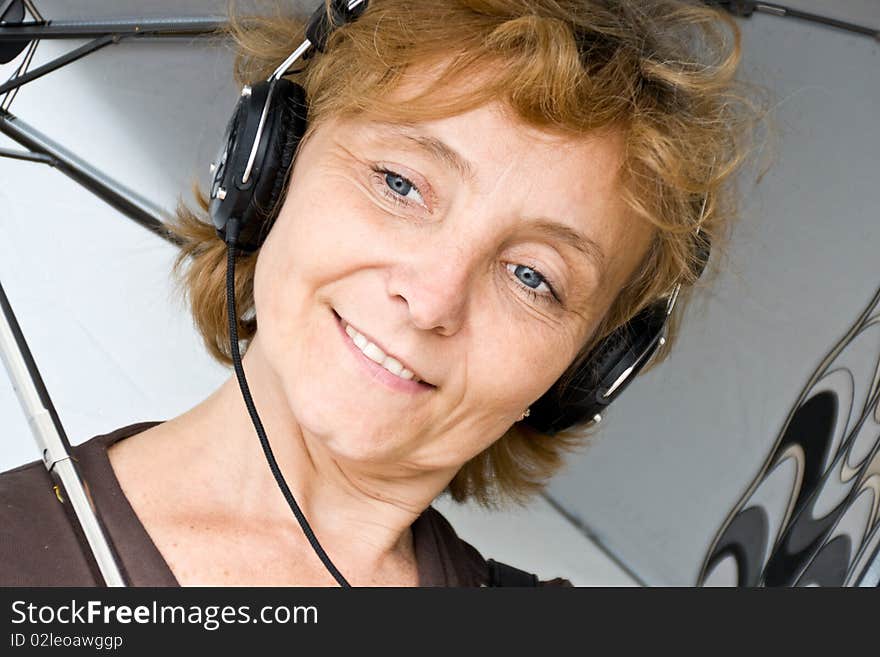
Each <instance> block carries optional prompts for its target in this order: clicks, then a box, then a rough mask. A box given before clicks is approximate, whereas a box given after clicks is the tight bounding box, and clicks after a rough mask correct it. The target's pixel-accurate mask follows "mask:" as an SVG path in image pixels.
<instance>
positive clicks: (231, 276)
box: [225, 218, 351, 588]
mask: <svg viewBox="0 0 880 657" xmlns="http://www.w3.org/2000/svg"><path fill="white" fill-rule="evenodd" d="M239 229H240V227H239V221H238V219H235V218H233V219H230V220H229V222H228V223H227V224H226V240H225V241H226V250H227V259H226V307H227V315H228V319H229V339H230V345H229V346H230V347H231V351H232V362H233V364H234V366H235V375H236V377H238V385H239V387H240V388H241V394H242V397H244V403H245V405H246V406H247V409H248V413H250V416H251V420H252V421H253V423H254V428H255V429H256V430H257V435H258V436H259V437H260V444H261V445H262V446H263V453H264V454H265V455H266V461H267V462H268V463H269V469H270V470H271V471H272V474H273V475H274V477H275V481H276V482H277V483H278V487H279V488H280V489H281V492H282V493H283V494H284V499H286V500H287V504H288V505H289V506H290V510H291V511H293V515H295V516H296V519H297V520H298V521H299V525H300V527H302V530H303V533H304V534H305V535H306V538H308V539H309V543H311V544H312V549H313V550H314V551H315V554H317V555H318V557H319V558H320V559H321V561H322V562H323V564H324V566H325V567H326V568H327V570H328V571H330V574H331V575H333V577H334V578H335V579H336V581H337V582H338V583H339V586H341V587H343V588H351V584H349V583H348V581H347V580H346V579H345V577H343V576H342V573H340V572H339V570H338V569H337V568H336V566H335V565H333V562H332V561H330V557H328V556H327V553H326V552H325V551H324V548H322V547H321V544H320V543H319V542H318V538H317V537H316V536H315V533H314V532H313V531H312V528H311V527H310V526H309V522H308V520H306V517H305V515H303V512H302V510H300V508H299V505H298V504H297V503H296V500H295V499H294V497H293V493H291V492H290V487H289V486H288V485H287V482H286V481H285V480H284V475H283V474H281V468H279V467H278V462H277V461H276V460H275V455H274V454H273V453H272V447H271V446H270V445H269V439H268V438H267V437H266V432H265V430H264V429H263V423H262V422H261V421H260V416H259V415H258V414H257V409H256V406H254V400H253V398H252V397H251V392H250V388H249V387H248V384H247V380H246V379H245V376H244V368H243V367H242V365H241V355H240V353H239V349H238V322H237V321H236V312H235V256H236V251H237V249H236V246H235V245H236V243H237V242H238V234H239Z"/></svg>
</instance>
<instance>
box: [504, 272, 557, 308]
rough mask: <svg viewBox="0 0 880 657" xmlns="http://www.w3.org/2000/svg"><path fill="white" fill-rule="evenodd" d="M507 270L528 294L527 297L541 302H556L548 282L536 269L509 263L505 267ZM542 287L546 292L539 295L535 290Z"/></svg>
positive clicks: (554, 293)
mask: <svg viewBox="0 0 880 657" xmlns="http://www.w3.org/2000/svg"><path fill="white" fill-rule="evenodd" d="M507 270H508V271H510V272H511V273H512V274H513V275H514V276H516V279H517V280H518V281H519V282H520V283H522V286H521V287H522V288H523V289H524V290H525V291H526V292H528V293H529V296H531V297H532V298H534V299H538V300H541V301H558V297H557V296H556V292H554V290H553V287H552V286H551V285H550V281H549V280H547V277H546V276H544V275H543V274H542V273H541V272H539V271H538V270H537V269H535V268H533V267H527V266H525V265H516V264H513V263H510V264H508V265H507ZM542 285H543V286H544V288H545V289H546V292H544V293H542V294H539V293H538V292H537V291H536V290H538V289H539V288H540V287H541V286H542Z"/></svg>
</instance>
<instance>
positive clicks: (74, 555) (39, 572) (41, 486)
mask: <svg viewBox="0 0 880 657" xmlns="http://www.w3.org/2000/svg"><path fill="white" fill-rule="evenodd" d="M54 486H55V484H54V481H53V480H52V478H51V477H50V476H49V473H48V472H47V471H46V468H45V466H44V465H43V463H42V462H41V461H33V462H31V463H26V464H24V465H21V466H19V467H17V468H13V469H12V470H7V471H6V472H3V473H2V474H0V527H3V531H2V532H0V585H3V586H50V585H54V586H91V585H94V580H93V578H92V577H91V571H90V568H89V564H88V562H87V561H86V559H85V557H84V556H83V554H82V551H81V550H80V548H79V541H78V540H77V536H76V534H75V533H74V531H73V528H72V526H71V524H70V523H69V522H68V519H67V515H66V512H65V510H64V507H63V505H62V504H61V502H60V499H59V498H58V496H57V495H56V491H55V488H54Z"/></svg>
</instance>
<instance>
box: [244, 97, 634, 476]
mask: <svg viewBox="0 0 880 657" xmlns="http://www.w3.org/2000/svg"><path fill="white" fill-rule="evenodd" d="M621 149H622V140H621V139H620V137H619V136H614V135H608V136H602V137H600V136H596V137H592V138H590V139H582V140H580V141H573V140H571V139H565V138H561V137H557V136H550V135H549V134H547V133H543V132H540V131H537V130H536V129H534V128H530V127H526V126H524V125H523V124H521V123H519V122H518V121H517V120H515V119H513V118H511V117H510V116H509V115H508V114H507V113H506V112H505V111H504V110H503V107H502V106H501V105H488V106H485V107H482V108H480V109H477V110H474V111H471V112H468V113H466V114H461V115H458V116H454V117H452V118H447V119H443V120H437V121H433V122H426V123H422V124H417V125H406V126H404V125H389V124H382V123H378V122H372V121H367V120H363V119H358V120H345V121H342V120H336V121H333V122H328V123H325V124H323V125H322V126H321V127H319V128H318V129H317V130H316V131H315V132H314V133H313V135H312V137H311V139H309V140H307V141H306V142H305V143H304V144H303V145H302V148H301V149H300V152H299V154H298V157H297V161H296V164H295V167H294V171H293V173H292V177H291V183H290V188H289V191H288V193H287V197H286V199H285V202H284V204H283V207H282V209H281V212H280V214H279V216H278V218H277V221H276V223H275V225H274V226H273V228H272V230H271V232H270V234H269V237H268V238H267V240H266V242H265V244H264V245H263V247H262V249H261V252H260V255H259V257H258V261H257V270H256V279H255V303H256V314H257V319H258V322H259V330H258V333H257V337H256V340H255V342H254V343H253V344H252V345H251V349H258V350H259V352H260V354H261V356H262V358H263V359H264V360H265V362H266V363H267V364H268V367H270V368H271V369H272V370H273V374H274V375H275V376H276V377H277V381H278V382H279V384H280V386H281V388H282V394H283V396H284V397H285V398H286V400H287V401H288V403H289V406H290V410H291V412H292V414H293V416H294V417H295V418H296V420H297V422H298V423H299V425H300V427H301V428H302V430H303V431H304V432H307V433H309V434H310V435H312V436H315V437H317V438H318V439H319V440H320V441H321V444H323V445H325V446H326V447H327V448H328V449H329V450H330V451H331V452H332V453H333V454H334V455H335V457H336V458H342V459H350V460H354V461H359V462H363V463H371V464H377V465H378V464H384V465H392V464H393V465H396V466H400V467H401V468H403V470H402V471H408V472H411V471H413V470H424V469H436V468H458V467H459V466H461V465H462V464H463V463H464V462H466V461H467V460H469V459H470V458H471V457H473V456H475V455H476V454H478V453H479V452H481V451H482V450H484V449H485V448H486V447H488V446H489V445H490V444H491V443H492V442H494V441H495V440H496V439H498V438H499V437H500V436H501V435H502V434H503V433H504V432H505V431H506V430H507V429H508V428H509V427H510V425H511V424H512V423H513V422H515V421H516V420H517V419H518V418H519V416H520V415H521V413H522V412H523V411H524V410H525V409H526V408H527V407H528V406H529V404H531V403H532V402H533V401H535V400H536V399H537V398H539V397H540V396H541V395H542V394H543V393H544V392H545V391H546V390H547V389H548V388H549V387H550V386H551V385H552V384H553V383H554V381H556V379H557V378H558V377H559V376H560V374H561V373H562V372H563V371H565V369H566V368H567V367H568V365H569V364H570V363H571V361H572V359H573V358H574V357H575V355H576V354H577V352H578V351H579V349H580V347H581V346H582V345H584V343H585V342H586V340H587V339H588V338H589V337H590V335H591V334H592V331H593V330H594V329H595V328H596V326H597V325H598V323H599V321H600V320H601V318H602V317H603V315H604V313H605V312H606V311H607V310H608V308H609V307H610V305H611V302H612V301H613V299H614V298H615V296H616V294H617V292H618V291H619V290H620V288H621V286H622V285H623V284H624V283H625V281H626V280H627V279H628V278H629V276H630V275H631V274H632V272H633V271H634V269H635V267H636V266H637V264H638V263H639V262H640V261H641V259H642V257H643V256H644V255H645V253H646V251H647V248H648V244H649V240H650V230H649V228H648V227H647V226H646V225H644V224H643V223H642V222H640V221H639V220H637V219H635V218H633V217H632V216H631V214H630V213H628V212H627V211H626V209H625V206H624V203H623V201H622V199H621V196H620V191H619V188H618V182H617V169H618V164H619V161H620V158H621ZM368 343H370V344H368ZM370 345H372V346H370ZM376 361H382V363H383V364H381V365H380V364H378V363H377V362H376ZM410 373H411V375H412V376H413V377H414V378H412V379H407V376H409V375H410ZM415 379H421V382H417V381H416V380H415Z"/></svg>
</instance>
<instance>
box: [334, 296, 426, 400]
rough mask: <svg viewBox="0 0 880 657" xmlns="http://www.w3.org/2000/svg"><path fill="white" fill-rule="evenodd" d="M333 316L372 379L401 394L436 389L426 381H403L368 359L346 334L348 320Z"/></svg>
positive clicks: (345, 339) (380, 347)
mask: <svg viewBox="0 0 880 657" xmlns="http://www.w3.org/2000/svg"><path fill="white" fill-rule="evenodd" d="M333 315H334V317H335V318H336V325H337V326H338V327H339V331H340V332H341V334H342V338H343V340H344V341H345V343H346V345H347V346H348V348H349V349H350V350H351V351H352V352H353V353H354V355H355V356H356V358H357V361H358V362H359V363H361V366H363V367H365V368H366V369H367V370H368V371H369V373H370V377H371V378H372V379H374V380H377V381H380V382H382V383H384V384H385V385H387V386H388V387H390V388H392V389H394V390H397V391H400V392H409V393H413V392H423V391H425V390H432V389H434V388H435V387H436V386H434V385H431V384H430V383H427V382H425V381H415V380H407V379H402V378H401V377H399V376H397V375H395V374H392V373H391V372H389V371H388V370H386V369H385V368H384V367H382V366H381V365H379V363H377V362H376V361H374V360H372V359H370V358H368V357H367V356H366V354H364V352H362V351H361V350H360V349H359V348H358V347H357V345H356V344H355V343H354V341H353V340H352V339H351V337H349V335H348V333H346V332H345V326H346V324H347V323H348V322H347V321H346V320H344V319H343V318H342V317H340V316H339V314H338V313H337V312H336V311H335V310H334V311H333ZM352 328H355V327H354V325H352ZM358 332H359V333H360V330H358ZM362 335H364V336H365V337H367V336H366V334H365V333H362ZM370 341H371V342H372V338H370ZM374 344H375V343H374ZM376 346H377V347H379V349H382V351H385V350H384V349H383V348H382V346H381V345H379V344H376ZM385 353H386V354H388V352H385ZM388 355H390V356H392V358H397V357H396V356H393V355H392V354H388ZM404 367H407V366H406V365H404ZM407 369H409V368H408V367H407ZM411 371H412V370H411Z"/></svg>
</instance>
